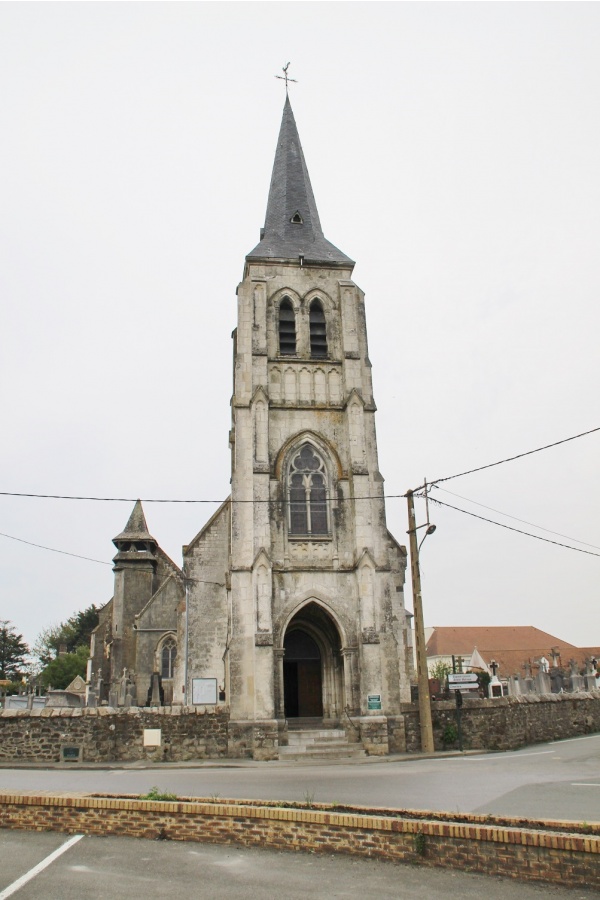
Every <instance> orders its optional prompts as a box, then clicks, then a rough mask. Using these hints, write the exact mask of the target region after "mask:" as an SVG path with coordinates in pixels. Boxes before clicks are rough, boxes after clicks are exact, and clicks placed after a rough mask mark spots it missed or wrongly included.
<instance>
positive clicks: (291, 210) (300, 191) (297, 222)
mask: <svg viewBox="0 0 600 900" xmlns="http://www.w3.org/2000/svg"><path fill="white" fill-rule="evenodd" d="M299 256H303V257H304V263H305V264H307V265H308V264H310V263H319V264H322V265H323V264H325V265H333V266H340V265H345V266H353V265H354V263H353V261H352V260H351V259H350V258H349V257H348V256H346V255H345V253H342V251H341V250H338V248H337V247H334V245H333V244H330V243H329V241H328V240H326V238H325V236H324V235H323V230H322V229H321V223H320V221H319V213H318V211H317V204H316V203H315V197H314V194H313V190H312V187H311V183H310V178H309V175H308V169H307V168H306V162H305V160H304V154H303V152H302V145H301V144H300V137H299V136H298V129H297V127H296V121H295V119H294V113H293V112H292V106H291V104H290V100H289V97H286V100H285V106H284V107H283V117H282V119H281V129H280V131H279V140H278V141H277V150H276V151H275V162H274V164H273V174H272V176H271V187H270V188H269V200H268V202H267V214H266V217H265V227H264V228H263V229H262V230H261V240H260V243H259V244H258V245H257V246H256V247H255V248H254V250H252V251H251V252H250V253H249V254H248V256H247V257H246V259H248V260H257V259H269V260H271V259H293V260H298V257H299Z"/></svg>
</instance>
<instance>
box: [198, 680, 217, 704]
mask: <svg viewBox="0 0 600 900" xmlns="http://www.w3.org/2000/svg"><path fill="white" fill-rule="evenodd" d="M216 702H217V679H216V678H192V703H193V704H194V705H196V706H213V705H214V704H215V703H216Z"/></svg>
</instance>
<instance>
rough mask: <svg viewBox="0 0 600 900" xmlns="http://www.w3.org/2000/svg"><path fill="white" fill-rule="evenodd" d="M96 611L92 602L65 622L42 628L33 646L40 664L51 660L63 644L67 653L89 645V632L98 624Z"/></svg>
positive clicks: (43, 664) (96, 608) (45, 664)
mask: <svg viewBox="0 0 600 900" xmlns="http://www.w3.org/2000/svg"><path fill="white" fill-rule="evenodd" d="M98 612H99V610H98V607H97V606H95V605H94V604H93V603H92V605H91V606H88V607H87V609H84V610H82V611H81V612H78V613H74V614H73V615H72V616H70V617H69V618H68V619H67V621H66V622H61V623H60V625H52V626H50V627H49V628H44V630H43V631H41V632H40V634H39V636H38V639H37V641H36V642H35V645H34V647H33V652H34V654H35V655H36V656H37V658H38V659H39V661H40V662H41V664H42V666H47V665H48V664H49V663H50V662H52V660H53V659H55V658H56V657H57V656H58V652H59V650H60V649H61V647H62V646H63V645H64V647H65V649H66V651H67V653H74V652H75V651H76V650H77V648H78V647H89V645H90V636H91V633H92V631H93V630H94V628H95V627H96V625H97V624H98Z"/></svg>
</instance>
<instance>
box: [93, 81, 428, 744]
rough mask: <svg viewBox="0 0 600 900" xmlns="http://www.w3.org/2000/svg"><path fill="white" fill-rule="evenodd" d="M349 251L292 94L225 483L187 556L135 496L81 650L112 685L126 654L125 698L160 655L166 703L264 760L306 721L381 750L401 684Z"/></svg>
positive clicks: (144, 687) (407, 661)
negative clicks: (350, 733)
mask: <svg viewBox="0 0 600 900" xmlns="http://www.w3.org/2000/svg"><path fill="white" fill-rule="evenodd" d="M353 267H354V262H353V261H352V260H351V259H350V258H349V257H348V256H346V255H345V254H344V253H343V252H342V251H341V250H339V249H338V248H337V247H336V246H334V245H333V244H332V243H330V242H329V241H328V240H327V239H326V238H325V236H324V234H323V231H322V228H321V223H320V220H319V214H318V211H317V205H316V202H315V197H314V195H313V191H312V187H311V183H310V178H309V174H308V169H307V166H306V162H305V159H304V154H303V151H302V147H301V144H300V138H299V135H298V130H297V127H296V122H295V119H294V115H293V112H292V107H291V104H290V101H289V98H288V97H287V96H286V102H285V106H284V110H283V117H282V122H281V129H280V132H279V138H278V141H277V147H276V151H275V161H274V165H273V174H272V178H271V184H270V188H269V194H268V202H267V212H266V218H265V224H264V228H262V229H261V231H260V240H259V243H258V244H257V245H256V247H254V249H253V250H251V251H250V252H249V253H248V255H247V256H246V259H245V263H244V273H243V280H242V282H241V283H240V284H239V285H238V288H237V307H238V316H237V328H236V330H235V331H234V334H233V358H234V384H233V396H232V401H231V409H232V423H231V431H230V433H229V444H230V447H231V495H230V497H228V499H227V500H225V502H224V503H223V504H222V505H221V507H220V508H219V509H218V510H217V511H216V512H215V513H214V515H213V516H212V517H211V518H210V519H209V521H208V522H207V523H206V524H205V525H204V526H203V527H202V529H201V530H200V531H199V532H198V534H197V535H196V536H195V537H194V538H193V539H192V540H191V541H190V543H189V544H187V545H186V546H184V547H183V563H182V566H181V568H180V567H179V566H178V565H176V564H175V563H174V562H173V561H172V560H170V559H169V557H168V556H167V555H166V554H165V553H164V552H163V551H162V550H161V549H160V546H159V544H158V542H157V541H156V539H155V538H154V537H152V535H151V534H150V532H149V530H148V525H147V523H146V519H145V516H144V511H143V509H142V505H141V503H140V502H139V501H138V503H136V505H135V508H134V510H133V512H132V514H131V516H130V518H129V521H128V522H127V525H126V526H125V529H124V531H123V532H122V533H121V534H119V535H118V536H117V537H116V538H114V544H115V546H116V548H117V553H116V556H115V557H114V572H115V589H114V596H113V599H112V600H111V601H109V603H108V604H107V605H106V606H105V607H104V609H103V610H102V613H101V618H100V624H99V626H98V628H97V629H96V632H95V634H94V636H93V640H92V648H91V673H90V680H91V682H92V684H95V681H94V679H96V680H98V684H100V680H101V683H102V685H103V688H102V689H101V695H102V691H103V692H104V693H103V696H104V698H105V699H108V698H109V691H110V692H111V693H112V697H113V700H112V701H111V703H113V702H114V700H115V698H117V696H118V693H119V685H120V684H121V681H122V679H123V672H124V670H125V671H126V673H129V674H130V675H131V678H132V679H133V682H134V683H133V682H132V683H133V687H131V688H130V691H132V692H133V694H132V696H133V704H134V705H139V706H144V705H149V704H150V702H151V699H152V698H151V695H152V693H153V687H152V683H151V679H152V676H153V673H156V672H157V673H159V674H160V676H161V679H160V681H161V685H160V690H161V701H160V702H163V703H165V704H182V706H184V707H203V708H204V709H205V710H206V712H207V713H209V712H211V711H217V710H220V711H221V712H226V713H227V715H228V723H229V724H228V728H229V746H230V755H232V756H236V755H248V754H250V755H252V754H253V755H255V757H256V758H259V756H260V754H259V752H258V749H257V748H258V746H259V744H260V740H261V735H264V734H266V733H268V734H276V735H278V736H279V743H280V745H285V743H286V735H287V730H288V729H289V728H293V727H294V724H297V723H299V722H300V723H306V724H308V725H310V724H314V725H318V726H319V727H320V728H326V727H331V728H334V727H337V728H345V727H346V728H348V727H352V728H354V729H355V732H356V730H357V729H358V730H359V731H360V729H361V727H363V728H364V729H367V728H370V729H371V732H372V730H373V728H375V729H376V730H377V731H378V734H379V736H380V745H381V752H388V751H389V750H392V749H394V739H393V735H394V728H395V726H394V723H395V722H396V721H397V720H398V718H399V717H400V715H401V704H403V703H408V702H410V682H411V677H412V675H413V662H412V648H411V646H410V615H409V614H408V613H406V612H405V608H404V579H405V570H406V549H405V548H404V547H403V546H401V545H400V544H399V543H398V542H397V541H396V540H395V538H394V537H393V536H392V535H391V534H390V532H389V531H388V530H387V526H386V514H385V501H384V491H383V478H382V475H381V474H380V472H379V465H378V456H377V439H376V431H375V410H376V407H375V402H374V398H373V391H372V380H371V362H370V360H369V356H368V347H367V330H366V320H365V304H364V294H363V292H362V291H361V290H360V288H359V287H358V286H357V285H356V284H355V283H354V282H353V280H352V271H353ZM155 677H156V676H155ZM101 698H102V697H101ZM101 698H100V699H101ZM122 700H123V696H122V693H121V697H120V700H118V702H122ZM154 700H155V701H156V702H158V699H157V697H156V696H155V697H154ZM361 723H362V725H361Z"/></svg>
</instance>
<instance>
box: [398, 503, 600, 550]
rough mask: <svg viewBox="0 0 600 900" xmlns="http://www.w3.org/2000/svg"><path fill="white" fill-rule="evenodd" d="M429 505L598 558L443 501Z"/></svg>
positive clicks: (576, 548)
mask: <svg viewBox="0 0 600 900" xmlns="http://www.w3.org/2000/svg"><path fill="white" fill-rule="evenodd" d="M415 497H419V498H420V499H422V500H423V499H425V495H424V494H415ZM429 500H430V502H431V503H435V504H437V506H446V507H448V509H453V510H455V511H456V512H461V513H464V514H465V515H466V516H472V517H473V518H474V519H480V520H481V521H482V522H489V523H490V525H498V527H499V528H506V529H507V530H508V531H516V532H517V534H525V535H527V537H532V538H535V539H536V541H544V542H545V543H547V544H554V545H555V546H556V547H564V548H565V549H566V550H575V551H576V552H577V553H586V554H587V555H588V556H598V557H600V553H593V552H592V551H591V550H583V549H582V548H581V547H571V546H570V545H569V544H561V543H559V542H558V541H551V540H550V538H545V537H541V535H539V534H531V532H530V531H523V530H522V529H521V528H513V526H512V525H505V524H504V523H503V522H494V520H493V519H487V518H486V517H485V516H478V515H477V513H473V512H469V510H467V509H461V508H460V507H459V506H452V504H451V503H445V502H444V501H443V500H438V499H437V498H436V497H430V498H429Z"/></svg>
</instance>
